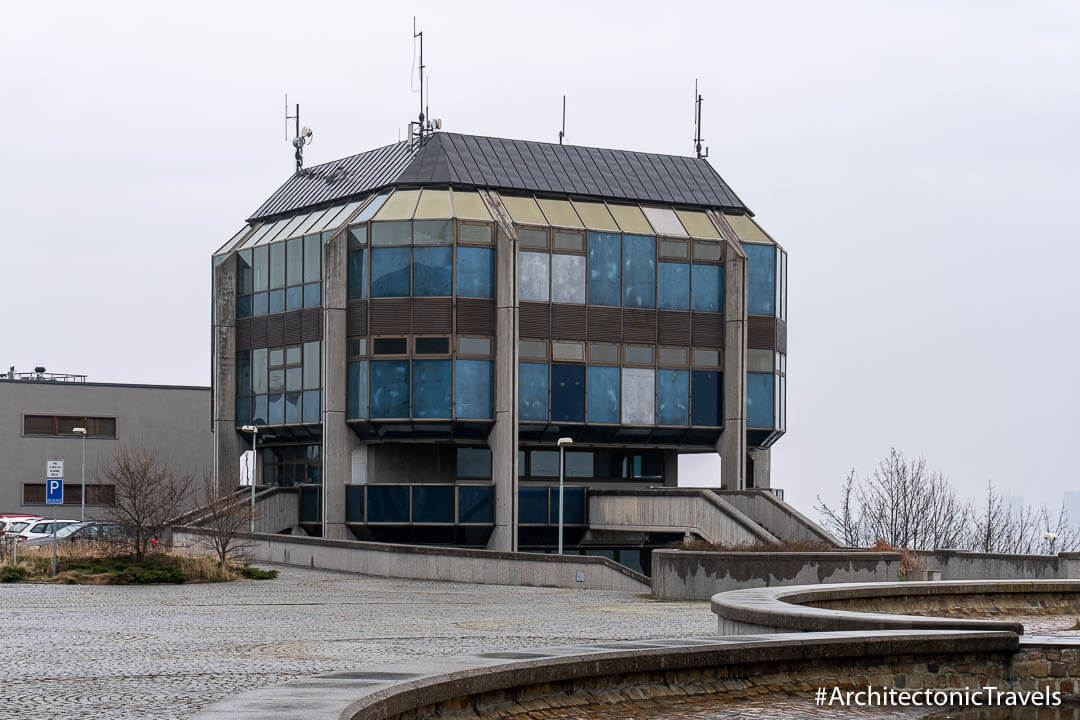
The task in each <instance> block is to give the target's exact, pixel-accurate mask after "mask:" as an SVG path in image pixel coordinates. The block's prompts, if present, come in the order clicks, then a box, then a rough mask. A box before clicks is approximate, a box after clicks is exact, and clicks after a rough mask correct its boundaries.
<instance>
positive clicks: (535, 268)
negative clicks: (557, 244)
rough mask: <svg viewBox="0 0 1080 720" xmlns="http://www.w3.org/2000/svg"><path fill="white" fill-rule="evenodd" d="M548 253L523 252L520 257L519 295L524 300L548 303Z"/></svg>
mask: <svg viewBox="0 0 1080 720" xmlns="http://www.w3.org/2000/svg"><path fill="white" fill-rule="evenodd" d="M550 258H551V256H550V255H548V254H547V253H537V252H523V253H520V254H519V255H518V295H519V297H520V298H521V299H522V300H531V301H534V302H547V301H548V262H549V260H550Z"/></svg>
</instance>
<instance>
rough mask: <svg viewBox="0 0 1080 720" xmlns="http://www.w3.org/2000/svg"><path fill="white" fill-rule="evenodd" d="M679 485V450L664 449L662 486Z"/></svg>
mask: <svg viewBox="0 0 1080 720" xmlns="http://www.w3.org/2000/svg"><path fill="white" fill-rule="evenodd" d="M678 486H679V451H678V450H665V451H664V487H678Z"/></svg>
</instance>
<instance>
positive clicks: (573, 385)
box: [551, 363, 585, 422]
mask: <svg viewBox="0 0 1080 720" xmlns="http://www.w3.org/2000/svg"><path fill="white" fill-rule="evenodd" d="M551 420H552V421H553V422H585V366H584V365H566V364H562V363H555V364H553V365H552V366H551Z"/></svg>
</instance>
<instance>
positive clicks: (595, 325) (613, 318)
mask: <svg viewBox="0 0 1080 720" xmlns="http://www.w3.org/2000/svg"><path fill="white" fill-rule="evenodd" d="M589 339H590V340H602V341H606V342H622V310H620V309H619V308H608V307H590V308H589Z"/></svg>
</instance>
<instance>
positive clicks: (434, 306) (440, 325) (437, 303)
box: [412, 298, 454, 335]
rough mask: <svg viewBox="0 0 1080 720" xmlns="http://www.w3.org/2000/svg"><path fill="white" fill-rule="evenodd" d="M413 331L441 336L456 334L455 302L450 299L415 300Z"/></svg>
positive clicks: (413, 305)
mask: <svg viewBox="0 0 1080 720" xmlns="http://www.w3.org/2000/svg"><path fill="white" fill-rule="evenodd" d="M412 331H413V332H414V333H417V334H423V333H428V334H436V333H438V334H440V335H449V334H450V333H452V332H454V301H453V300H451V299H450V298H413V304H412Z"/></svg>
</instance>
